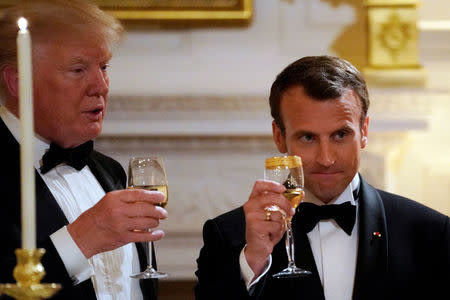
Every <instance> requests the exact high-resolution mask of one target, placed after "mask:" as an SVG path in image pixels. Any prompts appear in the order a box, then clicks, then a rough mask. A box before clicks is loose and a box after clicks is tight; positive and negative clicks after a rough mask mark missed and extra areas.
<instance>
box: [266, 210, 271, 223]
mask: <svg viewBox="0 0 450 300" xmlns="http://www.w3.org/2000/svg"><path fill="white" fill-rule="evenodd" d="M271 215H272V212H271V211H270V210H266V221H270V220H271V218H270V217H271Z"/></svg>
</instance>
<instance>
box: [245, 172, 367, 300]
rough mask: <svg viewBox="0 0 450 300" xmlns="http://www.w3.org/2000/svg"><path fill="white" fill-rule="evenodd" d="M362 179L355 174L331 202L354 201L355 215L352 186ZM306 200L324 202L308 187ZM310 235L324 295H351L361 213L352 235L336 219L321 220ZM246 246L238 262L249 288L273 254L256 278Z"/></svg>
mask: <svg viewBox="0 0 450 300" xmlns="http://www.w3.org/2000/svg"><path fill="white" fill-rule="evenodd" d="M359 181H360V179H359V175H358V174H356V175H355V177H354V178H353V180H352V181H351V183H350V184H349V185H348V186H347V188H346V189H345V190H344V192H342V194H341V195H339V196H338V197H337V198H336V199H335V200H333V201H331V202H330V203H329V204H341V203H344V202H346V201H350V202H351V204H353V205H356V216H358V202H357V201H355V199H354V198H353V190H355V189H357V188H358V186H359ZM303 201H304V202H311V203H314V204H317V205H324V204H325V203H323V202H322V201H320V200H319V199H317V198H316V197H315V196H314V195H312V194H311V193H309V192H308V191H306V193H305V199H304V200H303ZM307 236H308V240H309V243H310V245H311V249H312V252H313V256H314V261H315V263H316V267H317V270H318V272H319V276H320V280H321V282H322V286H323V290H324V294H325V299H327V300H344V299H351V297H352V294H353V283H354V279H355V272H356V256H357V245H358V217H357V218H356V221H355V226H354V227H353V231H352V234H351V235H350V236H348V235H347V234H346V233H345V232H344V231H343V230H342V229H341V227H340V226H339V225H337V223H336V222H335V221H334V219H330V220H321V221H320V222H318V223H317V224H316V226H315V227H314V228H313V229H312V230H311V231H310V232H309V233H308V234H307ZM244 249H245V247H244ZM244 249H242V251H241V254H240V257H239V262H240V267H241V274H242V278H243V279H244V281H245V283H246V285H247V289H250V288H251V287H252V286H253V285H254V284H256V283H257V282H258V281H259V280H260V279H261V278H262V277H263V276H264V275H265V274H266V273H267V271H268V270H269V269H270V266H271V264H272V256H269V259H268V262H267V265H266V268H265V269H264V271H263V273H262V274H261V275H260V276H258V277H257V278H253V277H254V276H255V275H254V273H253V271H252V270H251V268H250V266H249V265H248V263H247V260H246V258H245V254H244Z"/></svg>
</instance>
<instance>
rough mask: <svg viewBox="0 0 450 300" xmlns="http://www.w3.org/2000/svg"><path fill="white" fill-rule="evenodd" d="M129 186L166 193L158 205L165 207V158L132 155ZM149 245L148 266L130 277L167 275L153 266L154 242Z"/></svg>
mask: <svg viewBox="0 0 450 300" xmlns="http://www.w3.org/2000/svg"><path fill="white" fill-rule="evenodd" d="M128 188H137V189H145V190H148V191H159V192H162V193H163V194H164V195H165V197H164V200H163V202H161V203H158V204H157V205H158V206H161V207H165V206H166V204H167V201H168V193H167V192H168V187H167V176H166V171H165V169H164V165H163V159H162V158H161V157H159V156H148V157H132V158H131V159H130V162H129V168H128ZM148 246H149V247H148V265H147V268H146V269H145V270H144V271H143V272H141V273H138V274H133V275H131V276H130V277H131V278H136V279H150V278H163V277H167V276H168V274H167V273H163V272H159V271H157V270H155V269H154V268H153V264H152V252H153V247H154V245H153V242H149V245H148Z"/></svg>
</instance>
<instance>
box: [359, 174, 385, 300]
mask: <svg viewBox="0 0 450 300" xmlns="http://www.w3.org/2000/svg"><path fill="white" fill-rule="evenodd" d="M358 201H359V243H358V255H357V263H356V274H355V284H354V288H353V299H355V300H359V299H384V296H383V294H382V290H383V288H382V287H383V286H384V284H383V280H384V279H385V278H386V273H387V268H388V257H387V251H388V242H387V227H386V217H385V211H384V206H383V203H382V201H381V198H380V196H379V194H378V192H377V191H376V190H375V189H374V188H373V187H371V186H370V185H369V184H367V183H366V182H365V181H364V180H363V179H362V178H361V186H360V197H359V200H358Z"/></svg>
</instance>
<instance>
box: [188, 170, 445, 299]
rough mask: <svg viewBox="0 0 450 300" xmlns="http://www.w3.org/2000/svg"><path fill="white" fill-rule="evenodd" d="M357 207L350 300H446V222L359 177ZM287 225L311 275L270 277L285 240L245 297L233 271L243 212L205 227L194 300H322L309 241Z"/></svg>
mask: <svg viewBox="0 0 450 300" xmlns="http://www.w3.org/2000/svg"><path fill="white" fill-rule="evenodd" d="M358 201H359V216H358V217H359V229H358V231H357V232H358V253H357V266H356V274H355V279H354V289H353V299H358V300H371V299H373V300H375V299H377V300H380V299H383V300H384V299H408V300H412V299H449V298H450V292H449V291H450V289H449V287H448V285H449V283H450V275H449V274H450V222H449V218H448V217H447V216H445V215H443V214H440V213H438V212H436V211H434V210H432V209H430V208H428V207H425V206H423V205H421V204H419V203H417V202H414V201H412V200H409V199H406V198H403V197H400V196H397V195H393V194H389V193H387V192H383V191H380V190H376V189H374V188H373V187H372V186H370V185H369V184H367V183H366V182H365V181H364V180H362V178H361V186H360V190H359V199H358ZM292 222H293V223H292V224H293V231H294V241H295V260H296V264H297V266H299V267H302V268H305V269H307V270H310V271H312V275H310V276H308V277H302V278H293V279H275V278H273V277H272V274H274V273H276V272H279V271H281V270H282V269H283V268H285V267H286V266H287V256H286V250H285V245H284V239H283V240H281V241H280V243H278V244H277V245H276V246H275V247H274V250H273V253H272V265H271V268H270V270H269V271H268V273H267V275H265V276H264V277H263V278H262V279H261V280H260V282H258V283H257V284H256V287H254V288H252V290H251V296H250V295H249V293H248V292H247V290H246V287H245V283H244V281H243V280H242V279H241V273H240V266H239V254H240V252H241V250H242V248H243V247H244V245H245V243H246V242H245V216H244V211H243V209H242V207H239V208H237V209H235V210H232V211H230V212H228V213H225V214H223V215H221V216H218V217H217V218H215V219H213V220H208V221H207V222H206V223H205V225H204V228H203V239H204V246H203V248H202V249H201V250H200V256H199V258H198V259H197V264H198V269H197V271H196V275H197V277H198V284H197V286H196V287H195V294H196V299H197V300H210V299H307V300H316V299H317V300H324V299H325V297H324V292H323V288H322V284H321V281H320V277H319V274H318V272H317V269H316V265H315V262H314V257H313V254H312V251H311V246H310V244H309V241H308V237H307V235H306V233H304V232H303V233H302V232H300V230H296V216H295V215H294V217H293V220H292ZM374 232H379V233H381V237H376V236H375V235H374V234H373V233H374Z"/></svg>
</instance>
